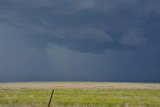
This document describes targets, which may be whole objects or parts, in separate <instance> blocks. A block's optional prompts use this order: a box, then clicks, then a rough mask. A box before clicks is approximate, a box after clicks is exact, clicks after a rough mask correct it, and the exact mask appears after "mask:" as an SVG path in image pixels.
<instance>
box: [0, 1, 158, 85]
mask: <svg viewBox="0 0 160 107" xmlns="http://www.w3.org/2000/svg"><path fill="white" fill-rule="evenodd" d="M159 4H160V1H159V0H152V1H151V0H0V49H1V50H0V51H1V52H0V72H1V75H0V81H25V80H26V81H30V80H32V81H34V80H41V81H43V80H95V81H96V80H97V81H98V80H101V81H103V80H104V81H112V80H113V81H150V82H151V81H152V82H158V81H160V80H159V79H158V78H159V77H158V75H159V72H158V71H159V70H160V68H159V66H160V65H159V63H160V59H159V53H160V48H159V45H160V42H159V41H160V36H159V35H160V31H159V28H160V6H159ZM95 53H98V54H95ZM37 74H38V76H37ZM137 74H138V75H137ZM144 74H146V75H145V76H144ZM7 78H9V79H7Z"/></svg>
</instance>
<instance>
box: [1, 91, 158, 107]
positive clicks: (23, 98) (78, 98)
mask: <svg viewBox="0 0 160 107" xmlns="http://www.w3.org/2000/svg"><path fill="white" fill-rule="evenodd" d="M51 91H52V90H45V89H0V104H24V105H30V104H44V105H47V103H48V100H49V97H50V94H51ZM52 103H53V104H64V105H70V104H72V105H76V104H78V105H90V104H94V105H105V104H106V105H109V106H110V105H116V104H119V105H124V104H129V105H147V106H151V107H153V106H154V107H155V106H160V90H100V89H97V90H93V89H88V90H84V89H83V90H81V89H57V90H55V93H54V96H53V100H52Z"/></svg>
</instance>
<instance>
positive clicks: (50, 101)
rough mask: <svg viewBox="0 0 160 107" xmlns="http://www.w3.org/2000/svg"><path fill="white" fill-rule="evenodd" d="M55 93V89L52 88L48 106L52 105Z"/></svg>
mask: <svg viewBox="0 0 160 107" xmlns="http://www.w3.org/2000/svg"><path fill="white" fill-rule="evenodd" d="M53 94H54V89H53V90H52V93H51V96H50V99H49V102H48V107H50V105H51V101H52V97H53Z"/></svg>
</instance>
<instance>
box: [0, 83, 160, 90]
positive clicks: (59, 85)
mask: <svg viewBox="0 0 160 107" xmlns="http://www.w3.org/2000/svg"><path fill="white" fill-rule="evenodd" d="M20 88H27V89H142V90H143V89H160V84H151V83H116V82H115V83H112V82H31V83H29V82H26V83H25V82H20V83H0V89H20Z"/></svg>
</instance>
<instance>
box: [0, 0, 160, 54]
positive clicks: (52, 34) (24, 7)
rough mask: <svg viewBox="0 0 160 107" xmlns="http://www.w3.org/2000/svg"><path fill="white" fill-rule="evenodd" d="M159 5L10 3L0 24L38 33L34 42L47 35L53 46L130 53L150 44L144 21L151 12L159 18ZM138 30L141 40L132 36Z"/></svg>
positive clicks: (130, 1) (123, 0)
mask: <svg viewBox="0 0 160 107" xmlns="http://www.w3.org/2000/svg"><path fill="white" fill-rule="evenodd" d="M158 3H159V1H157V0H154V2H150V1H148V0H145V1H143V0H142V1H139V0H120V1H113V0H108V1H104V0H102V1H98V0H77V1H74V0H69V1H65V0H53V1H49V0H40V1H37V0H35V1H30V0H28V1H20V0H15V1H11V0H8V1H5V2H2V3H1V9H0V16H1V17H0V20H1V21H5V22H6V23H9V24H11V25H12V26H16V27H20V28H24V29H27V30H28V31H29V32H34V35H33V36H30V37H31V39H32V37H34V38H35V37H37V38H40V36H35V35H42V34H43V35H44V36H43V37H42V36H41V37H42V39H46V41H45V40H43V41H44V42H46V43H44V44H47V42H53V43H56V44H60V45H64V46H67V47H69V48H71V49H75V50H79V51H83V52H91V51H97V50H99V51H104V50H106V49H112V48H113V47H116V45H118V46H117V47H119V48H117V49H125V48H124V47H127V49H128V48H130V46H132V48H133V46H135V48H136V46H138V45H141V44H142V43H146V40H148V39H147V38H148V36H147V35H144V32H146V31H143V21H142V19H143V18H144V17H149V16H150V13H151V12H154V13H156V14H159V7H158V6H157V5H156V4H158ZM8 7H9V8H8ZM145 7H148V8H145ZM87 14H88V15H87ZM151 18H152V17H151ZM95 20H96V21H95ZM132 29H135V31H133V30H132ZM137 30H138V32H139V33H140V34H141V36H139V34H138V36H134V34H132V32H136V31H137ZM126 31H127V32H128V31H131V32H128V34H126V33H125V32H126ZM36 33H37V34H36ZM131 35H133V36H131ZM48 38H50V41H48ZM51 40H53V41H51ZM55 41H56V42H55ZM111 41H112V42H111ZM119 41H120V43H119ZM81 42H83V43H84V44H85V45H84V46H83V45H82V44H81ZM75 43H77V45H74V44H75ZM78 43H79V44H78ZM88 43H90V44H88ZM86 45H89V46H88V49H87V47H86ZM120 45H121V46H120ZM71 46H72V47H71ZM113 49H114V48H113Z"/></svg>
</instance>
